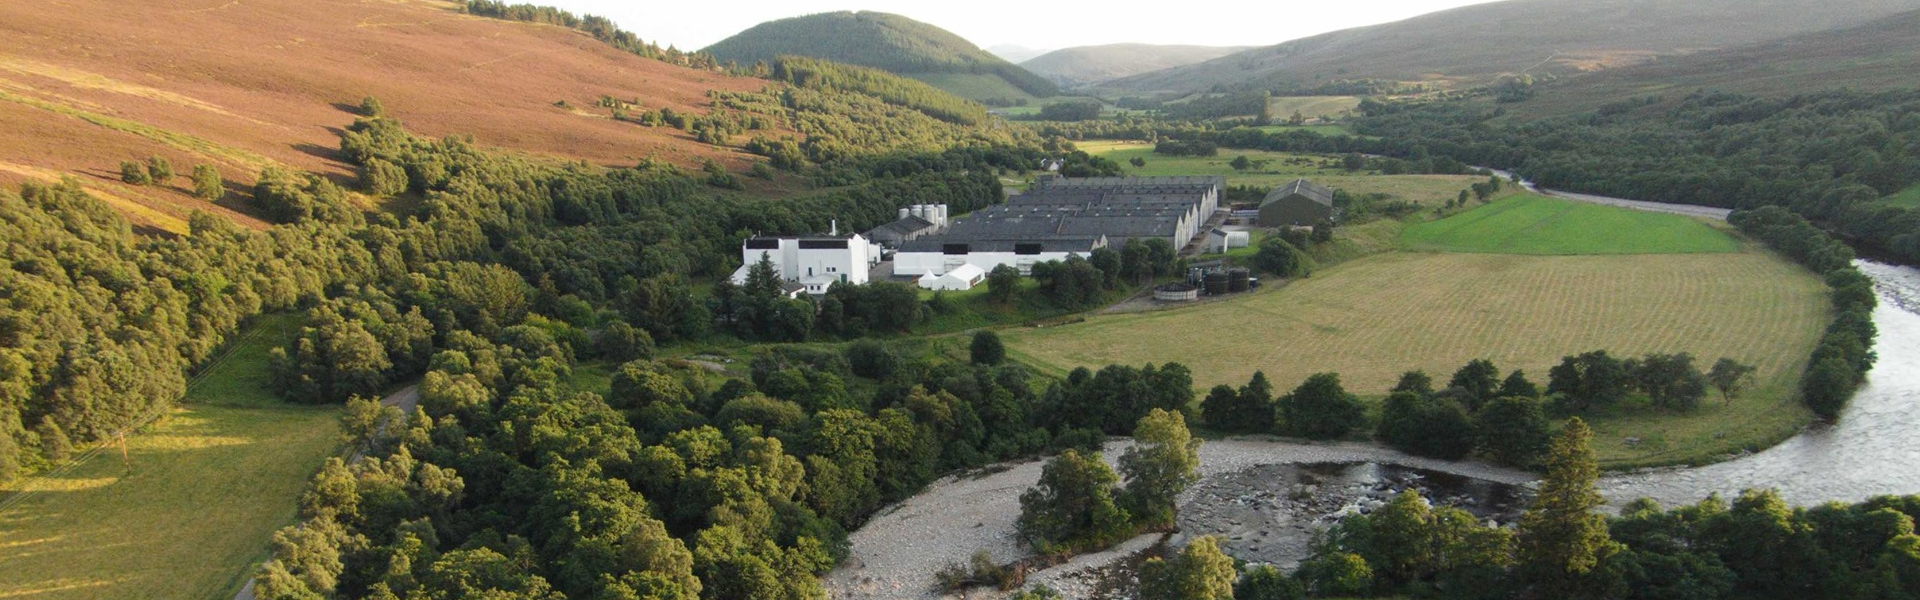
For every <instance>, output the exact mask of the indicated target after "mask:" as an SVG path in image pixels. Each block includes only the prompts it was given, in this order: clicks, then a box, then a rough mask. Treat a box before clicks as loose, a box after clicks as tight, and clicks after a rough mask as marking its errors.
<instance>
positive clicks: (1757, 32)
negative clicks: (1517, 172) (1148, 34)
mask: <svg viewBox="0 0 1920 600" xmlns="http://www.w3.org/2000/svg"><path fill="white" fill-rule="evenodd" d="M1914 9H1920V0H1828V1H1825V2H1821V3H1819V5H1818V6H1817V8H1816V7H1814V6H1810V5H1808V4H1807V3H1806V2H1804V1H1803V0H1507V1H1505V2H1493V3H1488V4H1479V5H1474V6H1468V7H1464V8H1457V9H1453V10H1447V11H1441V12H1436V13H1431V14H1427V15H1422V16H1419V17H1414V18H1411V19H1407V20H1404V21H1398V22H1394V23H1386V24H1383V25H1374V26H1370V27H1360V28H1355V29H1346V30H1341V31H1336V32H1332V33H1327V34H1322V35H1317V36H1313V37H1308V38H1303V39H1298V40H1293V41H1290V42H1286V43H1283V44H1279V45H1275V46H1267V47H1262V48H1255V49H1253V50H1248V51H1245V52H1240V53H1237V54H1232V55H1228V56H1224V57H1221V58H1217V59H1214V60H1210V61H1207V62H1203V63H1199V64H1195V65H1188V66H1185V67H1175V68H1172V69H1165V70H1161V71H1155V72H1152V73H1145V74H1141V75H1136V76H1133V77H1128V78H1124V79H1120V80H1116V81H1112V82H1108V83H1107V84H1104V85H1103V87H1110V88H1113V89H1115V90H1119V91H1135V92H1139V91H1195V90H1205V89H1210V88H1213V87H1215V86H1222V87H1226V88H1285V87H1308V86H1312V85H1315V84H1317V83H1319V82H1325V81H1332V80H1339V79H1361V78H1377V79H1390V80H1399V81H1414V80H1426V81H1456V82H1465V83H1475V82H1483V81H1487V80H1491V79H1493V78H1495V77H1498V76H1500V75H1502V74H1507V73H1522V72H1525V73H1533V74H1541V73H1570V72H1577V71H1583V70H1592V69H1597V68H1603V67H1615V66H1623V65H1628V64H1634V63H1638V62H1642V61H1645V60H1647V59H1649V58H1651V57H1653V56H1656V55H1662V54H1673V53H1684V52H1694V51H1700V50H1708V49H1714V48H1726V47H1730V46H1738V45H1745V44H1753V43H1758V42H1762V41H1767V40H1773V39H1779V38H1783V37H1787V36H1792V35H1796V34H1802V33H1811V32H1816V31H1825V30H1829V29H1834V28H1839V27H1847V26H1853V25H1859V24H1861V23H1865V22H1867V21H1870V20H1873V19H1876V18H1880V17H1885V16H1889V15H1892V14H1895V13H1899V12H1904V11H1908V10H1914Z"/></svg>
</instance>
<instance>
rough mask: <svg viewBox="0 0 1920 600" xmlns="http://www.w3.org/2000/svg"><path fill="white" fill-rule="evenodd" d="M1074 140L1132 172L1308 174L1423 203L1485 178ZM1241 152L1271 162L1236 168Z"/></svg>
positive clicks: (1257, 177)
mask: <svg viewBox="0 0 1920 600" xmlns="http://www.w3.org/2000/svg"><path fill="white" fill-rule="evenodd" d="M1075 146H1077V147H1078V148H1079V149H1081V150H1083V151H1085V152H1086V153H1088V154H1092V155H1094V156H1100V157H1104V158H1107V159H1109V160H1112V161H1114V162H1116V163H1120V168H1121V169H1122V170H1124V171H1125V172H1126V174H1127V175H1129V176H1135V177H1155V176H1169V175H1221V176H1224V177H1226V178H1227V184H1228V185H1252V186H1259V187H1276V186H1279V185H1281V184H1284V183H1287V182H1289V181H1293V180H1295V179H1299V178H1302V177H1305V178H1308V179H1312V180H1313V181H1314V182H1316V183H1320V184H1323V185H1326V186H1329V187H1332V188H1335V189H1341V190H1346V191H1347V192H1348V193H1351V194H1356V195H1358V194H1369V193H1375V192H1378V193H1383V194H1388V195H1392V196H1396V197H1399V198H1401V199H1404V200H1407V201H1411V202H1419V203H1423V204H1426V203H1433V202H1446V201H1447V200H1452V199H1453V198H1454V197H1455V196H1457V195H1458V194H1459V193H1460V190H1463V189H1466V188H1467V186H1470V185H1473V184H1474V183H1476V182H1479V181H1481V180H1482V179H1483V178H1481V177H1475V176H1470V175H1374V174H1369V173H1367V172H1364V171H1363V172H1359V173H1355V172H1350V171H1347V170H1345V169H1342V168H1339V167H1323V166H1321V162H1323V161H1326V160H1329V158H1328V157H1325V156H1318V155H1312V154H1289V153H1283V152H1265V151H1260V150H1234V149H1224V148H1223V149H1221V150H1220V155H1219V156H1167V155H1164V154H1154V153H1153V144H1148V143H1145V142H1125V141H1107V140H1095V141H1084V142H1077V143H1075ZM1241 155H1245V156H1246V157H1247V158H1248V159H1250V160H1255V161H1260V160H1265V161H1268V163H1267V165H1266V166H1265V167H1264V168H1261V169H1259V170H1257V171H1256V170H1248V171H1235V170H1233V166H1232V165H1230V164H1228V163H1230V162H1232V161H1233V158H1234V157H1236V156H1241ZM1134 158H1140V159H1143V160H1145V161H1147V165H1146V166H1145V167H1135V166H1133V165H1132V164H1131V163H1129V162H1128V161H1129V160H1132V159H1134Z"/></svg>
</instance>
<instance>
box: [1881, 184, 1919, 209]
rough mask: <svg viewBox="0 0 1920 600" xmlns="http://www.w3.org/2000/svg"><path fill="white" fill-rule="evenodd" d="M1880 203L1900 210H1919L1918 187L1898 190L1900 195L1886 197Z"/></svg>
mask: <svg viewBox="0 0 1920 600" xmlns="http://www.w3.org/2000/svg"><path fill="white" fill-rule="evenodd" d="M1880 202H1881V203H1882V204H1886V205H1888V206H1898V207H1900V208H1920V185H1916V186H1913V187H1910V188H1907V189H1904V190H1900V193H1898V194H1894V195H1892V196H1888V197H1887V198H1886V199H1885V200H1881V201H1880Z"/></svg>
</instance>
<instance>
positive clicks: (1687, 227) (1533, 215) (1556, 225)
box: [1400, 194, 1740, 255]
mask: <svg viewBox="0 0 1920 600" xmlns="http://www.w3.org/2000/svg"><path fill="white" fill-rule="evenodd" d="M1400 247H1401V248H1402V249H1404V250H1412V251H1433V252H1473V253H1490V254H1533V255H1579V254H1693V253H1713V252H1738V251H1740V243H1739V242H1738V241H1735V240H1734V239H1733V237H1732V236H1730V235H1728V234H1727V233H1726V232H1724V231H1721V230H1719V229H1715V228H1713V227H1711V226H1709V225H1707V224H1705V223H1703V222H1701V221H1699V220H1697V219H1694V218H1691V217H1685V216H1680V215H1671V214H1665V213H1654V212H1645V211H1636V210H1624V209H1619V208H1614V207H1610V206H1601V205H1598V204H1589V203H1585V202H1574V201H1569V200H1559V199H1554V198H1547V197H1544V196H1539V195H1534V194H1522V195H1518V196H1514V197H1511V198H1507V199H1505V200H1500V201H1497V202H1494V203H1492V204H1488V205H1486V206H1482V207H1478V208H1475V209H1473V210H1469V211H1466V212H1463V213H1460V214H1456V215H1453V216H1451V217H1447V218H1445V219H1440V220H1437V221H1428V222H1425V223H1420V224H1417V225H1414V226H1412V227H1408V228H1407V230H1406V231H1404V232H1402V233H1401V234H1400Z"/></svg>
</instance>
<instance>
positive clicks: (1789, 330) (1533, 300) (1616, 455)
mask: <svg viewBox="0 0 1920 600" xmlns="http://www.w3.org/2000/svg"><path fill="white" fill-rule="evenodd" d="M1827 311H1828V305H1827V299H1826V290H1825V288H1824V286H1823V284H1822V282H1821V281H1820V280H1819V279H1818V278H1816V277H1814V276H1813V275H1811V274H1809V273H1807V272H1805V271H1804V270H1802V269H1800V268H1799V267H1797V266H1795V265H1793V264H1791V263H1788V262H1786V261H1784V260H1781V259H1779V258H1776V257H1774V256H1772V255H1769V254H1765V253H1761V252H1757V251H1752V252H1741V253H1735V254H1674V255H1615V256H1518V255H1496V254H1470V253H1443V254H1419V253H1388V254H1382V255H1376V256H1372V257H1368V258H1363V259H1359V260H1354V261H1350V262H1347V263H1344V264H1341V265H1339V266H1336V267H1334V268H1331V269H1328V270H1326V271H1322V272H1319V273H1315V274H1314V276H1313V277H1311V278H1308V279H1303V280H1299V281H1296V282H1293V283H1291V284H1289V285H1287V286H1286V287H1284V288H1281V289H1278V290H1273V291H1269V292H1264V293H1259V294H1254V295H1251V296H1248V297H1246V298H1244V299H1241V300H1235V301H1230V302H1220V303H1212V304H1206V305H1201V306H1196V307H1193V308H1189V309H1181V310H1171V311H1162V312H1155V313H1140V314H1129V315H1115V316H1101V317H1094V318H1091V319H1089V320H1088V321H1087V322H1085V323H1082V324H1076V325H1067V326H1061V327H1053V328H1047V329H1037V330H1027V329H1023V330H1017V331H1012V332H1009V333H1008V334H1007V338H1006V339H1007V346H1008V349H1009V353H1010V355H1012V356H1015V357H1017V358H1020V359H1022V360H1024V361H1026V362H1029V363H1031V364H1035V365H1038V366H1041V367H1043V368H1047V369H1050V370H1060V371H1064V370H1067V369H1071V368H1074V367H1079V366H1098V365H1104V364H1107V363H1123V364H1134V365H1138V364H1143V363H1147V362H1165V361H1176V362H1180V363H1182V364H1185V365H1187V366H1188V367H1189V368H1191V369H1192V370H1193V375H1194V385H1195V386H1196V388H1198V389H1201V390H1204V389H1207V388H1210V387H1212V386H1213V385H1215V384H1221V383H1225V384H1230V385H1241V384H1244V383H1245V382H1246V380H1247V379H1248V378H1249V377H1250V376H1252V374H1253V372H1254V371H1255V370H1263V371H1265V372H1266V374H1267V376H1268V377H1269V378H1271V379H1272V380H1273V382H1274V385H1275V386H1276V387H1277V388H1279V389H1282V390H1286V389H1291V388H1292V387H1293V386H1295V385H1297V384H1299V382H1300V381H1302V380H1304V379H1305V378H1306V377H1307V376H1308V375H1311V374H1313V373H1317V372H1323V371H1335V372H1338V373H1340V375H1341V379H1342V381H1343V382H1345V384H1346V385H1347V387H1348V389H1349V390H1350V391H1353V392H1355V393H1358V394H1362V395H1368V396H1380V395H1384V394H1385V393H1386V391H1387V390H1388V389H1389V388H1390V387H1391V386H1392V385H1393V383H1394V382H1395V380H1396V379H1397V377H1398V375H1399V374H1400V373H1402V372H1404V371H1408V370H1412V369H1421V370H1425V371H1427V372H1428V373H1430V374H1434V375H1435V376H1437V377H1441V378H1444V377H1446V375H1447V374H1449V373H1452V372H1453V370H1454V369H1457V368H1459V367H1460V365H1463V364H1465V363H1466V362H1467V361H1469V360H1473V359H1476V358H1489V359H1492V360H1493V361H1494V362H1495V363H1496V364H1497V365H1499V366H1500V367H1501V368H1502V369H1504V370H1512V369H1522V370H1525V371H1526V372H1527V373H1528V375H1529V376H1530V377H1531V378H1532V379H1534V380H1535V381H1536V382H1538V383H1540V384H1542V385H1544V384H1545V380H1546V373H1547V369H1548V368H1550V367H1551V366H1553V365H1554V364H1557V363H1558V362H1559V359H1560V357H1562V356H1565V355H1568V354H1574V353H1579V352H1585V351H1588V350H1594V349H1605V350H1607V351H1609V352H1610V353H1613V354H1616V355H1622V356H1637V355H1640V354H1644V353H1647V352H1690V353H1692V354H1694V356H1696V357H1697V360H1700V361H1703V362H1705V363H1711V362H1712V361H1714V360H1716V359H1718V358H1720V357H1731V358H1735V359H1737V360H1740V361H1742V362H1747V363H1750V364H1754V365H1756V366H1757V367H1759V371H1758V373H1757V374H1756V382H1757V384H1756V385H1755V386H1754V389H1753V390H1752V391H1750V392H1748V393H1747V394H1746V395H1745V396H1743V397H1742V398H1740V399H1737V400H1736V401H1734V402H1733V404H1732V405H1731V406H1729V407H1722V406H1720V404H1719V402H1718V400H1717V399H1710V400H1708V401H1706V402H1704V403H1703V404H1702V406H1701V407H1700V408H1699V409H1697V410H1696V411H1694V412H1692V413H1688V414H1684V415H1675V414H1657V413H1651V412H1642V413H1636V414H1632V415H1625V416H1620V417H1618V418H1614V417H1609V416H1605V415H1602V417H1601V418H1598V419H1595V422H1594V423H1593V426H1594V429H1595V431H1596V432H1597V435H1596V437H1595V440H1594V445H1595V450H1596V451H1597V452H1598V453H1599V455H1600V458H1601V460H1602V461H1603V463H1605V464H1607V465H1609V466H1626V465H1635V464H1665V463H1674V462H1684V461H1695V460H1704V459H1707V458H1710V457H1713V456H1718V455H1720V454H1723V453H1726V452H1730V451H1735V450H1739V449H1742V448H1751V447H1762V446H1766V445H1769V444H1771V443H1773V442H1775V441H1778V440H1779V439H1783V438H1785V437H1786V436H1788V435H1790V434H1791V433H1792V432H1793V431H1795V430H1796V429H1797V428H1798V427H1800V426H1801V425H1803V424H1804V423H1805V422H1806V421H1807V420H1808V419H1809V418H1810V417H1809V415H1808V412H1807V411H1806V409H1805V408H1803V407H1802V406H1801V404H1800V403H1799V402H1798V401H1796V400H1795V399H1794V394H1793V392H1792V390H1793V389H1794V388H1795V383H1796V382H1797V380H1798V376H1799V373H1800V370H1801V368H1802V367H1803V365H1802V363H1803V362H1804V361H1805V357H1806V356H1807V354H1808V352H1809V351H1811V350H1812V347H1813V345H1814V343H1815V342H1816V340H1817V339H1818V336H1819V333H1820V330H1821V328H1822V327H1823V326H1824V324H1825V322H1826V319H1827V318H1828V316H1827ZM1628 437H1637V438H1640V439H1641V443H1639V444H1638V445H1636V446H1633V447H1629V446H1628V444H1627V442H1626V441H1625V440H1626V438H1628Z"/></svg>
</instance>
